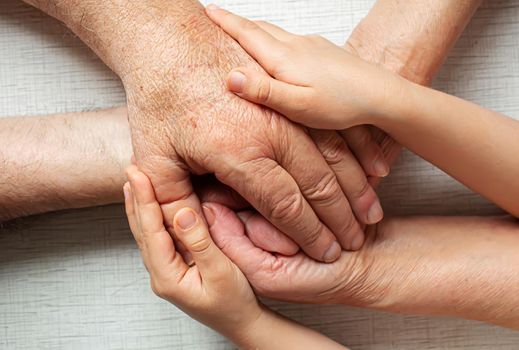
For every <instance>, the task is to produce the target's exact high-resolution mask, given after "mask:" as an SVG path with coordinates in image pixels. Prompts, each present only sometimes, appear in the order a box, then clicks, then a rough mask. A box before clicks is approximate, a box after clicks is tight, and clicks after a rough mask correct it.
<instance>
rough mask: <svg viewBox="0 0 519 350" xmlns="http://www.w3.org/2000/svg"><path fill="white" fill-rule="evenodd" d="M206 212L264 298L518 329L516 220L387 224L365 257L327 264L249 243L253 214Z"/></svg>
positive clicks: (373, 233)
mask: <svg viewBox="0 0 519 350" xmlns="http://www.w3.org/2000/svg"><path fill="white" fill-rule="evenodd" d="M204 205H205V206H210V207H211V208H212V210H213V211H214V212H215V220H214V222H212V223H211V226H210V230H211V235H212V237H213V239H214V240H215V242H216V244H217V245H218V246H219V247H220V248H221V249H222V250H223V252H224V253H225V254H226V255H227V256H228V257H229V258H230V259H231V260H232V261H233V262H234V263H235V264H236V265H237V266H238V267H239V268H240V270H241V271H243V273H244V274H245V276H246V277H247V279H248V280H249V281H250V283H251V285H252V286H253V287H254V289H255V290H256V291H257V293H258V294H259V295H261V296H265V297H268V298H274V299H278V300H285V301H291V302H304V303H318V304H345V305H353V306H359V307H368V308H373V309H379V310H385V311H391V312H397V313H408V314H422V315H442V316H455V317H461V318H467V319H473V320H480V321H484V322H490V323H494V324H497V325H500V326H504V327H509V328H514V329H519V312H518V305H519V287H518V286H519V272H518V269H517V266H518V265H519V257H518V255H517V252H516V251H517V246H518V245H519V222H518V221H517V220H516V219H512V218H510V217H500V218H491V217H486V218H485V217H481V218H478V217H401V218H389V219H384V220H382V221H381V222H380V223H379V224H378V225H377V226H371V227H370V228H369V229H368V232H367V240H366V244H365V246H364V247H363V248H362V250H360V251H358V252H355V253H346V252H345V253H343V255H342V256H341V258H340V259H339V260H338V261H337V262H335V263H333V264H321V263H318V262H315V261H313V260H312V259H309V258H308V257H307V256H305V255H304V254H296V255H293V256H281V255H276V254H271V253H269V252H267V251H265V250H263V249H261V248H258V247H257V246H256V245H254V244H253V243H252V242H251V241H250V239H249V238H248V237H249V235H251V234H254V231H256V230H259V227H258V226H257V225H252V224H251V220H253V218H254V217H255V215H254V214H248V215H243V214H240V217H238V216H235V215H234V214H233V213H232V212H231V211H229V210H228V209H227V208H225V207H222V206H220V205H216V204H207V203H206V204H204ZM240 219H241V220H240ZM242 220H243V221H242ZM261 229H262V231H263V232H264V231H265V227H262V228H261ZM271 229H272V230H274V228H273V227H271Z"/></svg>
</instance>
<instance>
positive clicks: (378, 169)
mask: <svg viewBox="0 0 519 350" xmlns="http://www.w3.org/2000/svg"><path fill="white" fill-rule="evenodd" d="M373 167H374V168H375V173H376V174H377V176H379V177H386V176H387V175H388V174H389V166H388V165H387V163H386V161H385V160H384V159H381V158H379V159H377V160H376V161H375V164H373Z"/></svg>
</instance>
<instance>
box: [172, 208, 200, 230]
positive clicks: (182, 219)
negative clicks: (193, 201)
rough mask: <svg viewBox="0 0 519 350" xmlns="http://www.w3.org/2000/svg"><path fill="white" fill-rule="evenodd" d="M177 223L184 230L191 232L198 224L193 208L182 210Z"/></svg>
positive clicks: (176, 218) (176, 220)
mask: <svg viewBox="0 0 519 350" xmlns="http://www.w3.org/2000/svg"><path fill="white" fill-rule="evenodd" d="M175 222H176V223H177V225H178V227H180V228H181V229H182V230H189V229H190V228H191V227H193V226H195V224H196V214H195V211H194V210H193V209H191V208H184V209H181V210H180V211H179V212H178V213H177V215H176V216H175Z"/></svg>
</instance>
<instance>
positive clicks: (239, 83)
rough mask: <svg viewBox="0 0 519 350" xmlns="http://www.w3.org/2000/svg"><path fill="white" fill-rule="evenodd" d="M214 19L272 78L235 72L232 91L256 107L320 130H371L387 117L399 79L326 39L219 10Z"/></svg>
mask: <svg viewBox="0 0 519 350" xmlns="http://www.w3.org/2000/svg"><path fill="white" fill-rule="evenodd" d="M207 14H208V16H209V17H210V18H211V19H212V20H213V21H214V22H215V23H216V24H218V25H219V26H220V27H221V28H222V29H223V30H224V31H225V32H226V33H227V34H229V35H230V36H231V37H233V38H234V39H236V40H237V41H238V42H239V43H240V45H241V46H242V47H243V48H244V49H245V51H247V52H248V53H249V54H250V55H251V56H252V57H253V58H254V59H256V60H257V61H258V63H259V64H260V65H261V66H262V67H263V68H264V69H265V71H266V72H267V73H268V74H269V75H268V74H265V73H263V72H259V71H256V70H253V69H250V68H247V67H240V68H237V69H234V70H233V71H232V72H231V73H230V74H229V77H228V82H227V85H228V88H229V90H231V91H232V92H234V93H236V94H237V95H238V96H240V97H242V98H244V99H247V100H249V101H251V102H254V103H258V104H262V105H265V106H267V107H269V108H272V109H274V110H276V111H278V112H280V113H281V114H283V115H285V116H286V117H287V118H289V119H291V120H293V121H295V122H298V123H301V124H303V125H306V126H309V127H312V128H319V129H337V130H340V129H346V128H349V127H352V126H357V125H361V124H370V123H372V121H373V119H372V118H373V117H377V116H380V115H382V114H384V113H385V112H386V106H387V103H386V102H387V100H388V96H389V93H393V92H394V91H398V89H396V90H394V89H393V88H394V87H397V88H398V85H397V83H398V82H399V79H397V78H396V76H394V75H392V74H391V73H390V72H388V71H385V70H383V69H381V68H379V67H377V66H375V65H372V64H370V63H368V62H365V61H363V60H361V59H360V58H358V57H356V56H355V55H352V54H350V53H348V52H347V51H346V50H344V49H342V48H340V47H338V46H336V45H334V44H333V43H331V42H330V41H328V40H326V39H324V38H323V37H320V36H314V35H310V36H299V35H294V34H291V33H288V32H286V31H284V30H283V29H281V28H279V27H276V26H274V25H272V24H269V23H265V22H252V21H249V20H247V19H245V18H242V17H240V16H237V15H235V14H232V13H230V12H228V11H225V10H223V9H220V8H218V7H216V6H214V5H210V6H208V7H207Z"/></svg>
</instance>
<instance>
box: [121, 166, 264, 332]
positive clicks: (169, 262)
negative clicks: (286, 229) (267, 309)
mask: <svg viewBox="0 0 519 350" xmlns="http://www.w3.org/2000/svg"><path fill="white" fill-rule="evenodd" d="M127 176H128V179H129V183H126V184H125V185H124V194H125V207H126V214H127V216H128V221H129V224H130V228H131V231H132V233H133V236H134V238H135V240H136V241H137V244H138V246H139V248H140V251H141V255H142V259H143V261H144V264H145V265H146V268H147V270H148V272H149V274H150V280H151V286H152V289H153V291H154V292H155V294H157V295H158V296H160V297H161V298H164V299H166V300H168V301H170V302H172V303H174V304H175V305H177V306H178V307H179V308H180V309H182V310H183V311H185V312H186V313H187V314H189V315H190V316H191V317H193V318H195V319H196V320H198V321H200V322H202V323H204V324H206V325H208V326H209V327H211V328H213V329H215V330H216V331H218V332H220V333H222V334H224V335H226V336H227V337H229V338H231V339H233V340H235V341H236V339H239V338H240V337H245V336H246V333H247V332H248V330H249V329H252V328H253V324H254V323H255V321H256V320H257V319H259V318H260V316H261V315H262V312H263V308H262V307H261V306H260V304H259V303H258V301H257V299H256V297H255V295H254V293H253V291H252V289H251V287H250V285H249V282H248V281H247V279H246V278H245V276H244V275H243V274H242V272H241V271H240V270H239V269H238V268H237V267H236V265H234V263H232V262H231V260H229V259H228V258H227V257H226V256H225V255H224V254H223V253H222V251H221V250H220V249H219V248H218V247H217V246H216V244H215V243H214V242H213V240H212V239H211V236H210V235H209V232H208V228H207V226H206V224H205V222H204V219H203V218H202V216H200V214H198V213H196V212H195V211H194V210H192V209H190V208H184V209H182V210H180V211H179V212H178V213H177V214H176V215H175V218H174V229H175V234H176V235H177V239H179V240H180V242H181V243H182V244H183V245H184V246H185V248H186V250H187V251H188V252H189V253H190V254H191V256H192V258H193V261H194V265H192V266H188V265H187V264H186V263H185V262H184V260H183V259H182V256H181V255H180V254H179V253H178V252H177V251H176V250H175V245H174V243H173V239H172V237H171V236H170V234H169V233H168V232H167V231H166V228H165V227H164V224H163V217H162V212H161V208H160V206H159V204H158V202H157V200H156V198H155V193H154V190H153V187H152V185H151V182H150V180H149V179H148V177H147V176H146V175H144V173H142V172H140V171H139V170H138V169H137V167H136V166H134V165H132V166H130V167H129V168H128V169H127ZM204 214H205V217H206V218H207V220H208V221H211V220H212V219H211V218H214V213H212V210H211V209H210V208H208V207H207V208H206V207H204ZM213 220H214V219H213Z"/></svg>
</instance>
